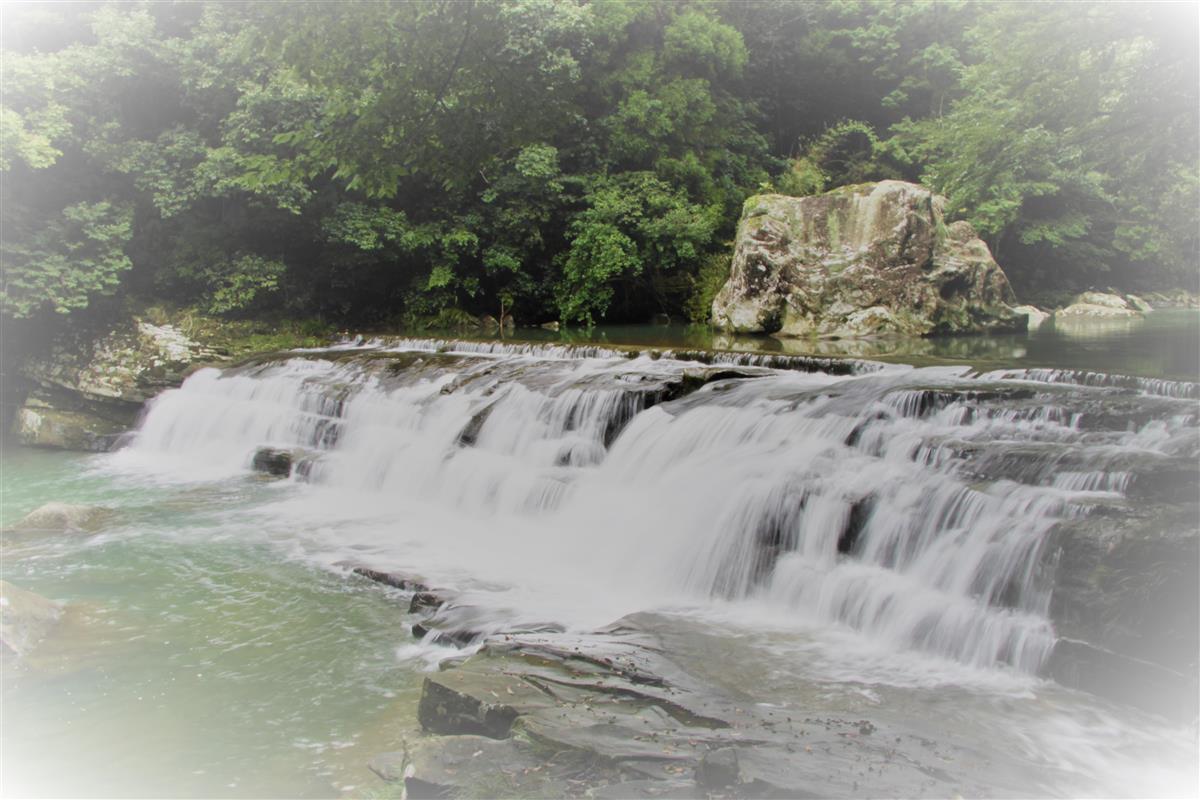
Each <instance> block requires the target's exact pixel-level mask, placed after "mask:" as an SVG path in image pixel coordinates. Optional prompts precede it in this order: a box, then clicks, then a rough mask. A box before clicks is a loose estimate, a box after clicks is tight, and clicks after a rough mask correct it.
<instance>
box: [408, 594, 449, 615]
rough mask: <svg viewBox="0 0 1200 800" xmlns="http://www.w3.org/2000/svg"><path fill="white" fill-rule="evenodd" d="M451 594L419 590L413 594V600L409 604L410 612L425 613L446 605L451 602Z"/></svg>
mask: <svg viewBox="0 0 1200 800" xmlns="http://www.w3.org/2000/svg"><path fill="white" fill-rule="evenodd" d="M450 599H451V596H450V595H449V594H447V593H445V592H441V591H430V592H426V591H418V592H416V593H415V594H414V595H413V596H412V600H411V601H410V602H409V604H408V613H410V614H424V613H429V612H432V611H436V610H437V609H439V608H441V607H442V606H444V605H445V604H446V603H447V602H449V601H450Z"/></svg>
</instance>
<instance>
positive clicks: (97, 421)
mask: <svg viewBox="0 0 1200 800" xmlns="http://www.w3.org/2000/svg"><path fill="white" fill-rule="evenodd" d="M111 417H112V415H109V416H102V415H100V414H97V413H95V412H93V411H90V410H88V409H87V408H86V407H84V405H83V404H82V403H71V402H69V401H68V400H66V399H64V398H62V397H57V398H55V397H53V396H51V395H50V394H49V393H46V392H37V393H35V394H32V395H30V396H29V397H27V398H26V399H25V402H24V404H23V405H22V406H21V407H20V408H18V409H17V413H16V414H15V415H14V417H13V427H12V430H13V435H14V436H16V439H17V441H18V442H20V443H21V444H23V445H25V446H26V447H46V448H52V449H56V450H82V451H86V452H93V453H105V452H108V451H109V450H112V449H114V448H115V446H116V444H117V443H118V441H119V440H120V437H121V435H122V434H123V433H125V432H126V431H127V430H128V429H129V427H131V426H132V424H133V420H134V414H133V413H126V414H124V419H122V420H116V419H112V418H111Z"/></svg>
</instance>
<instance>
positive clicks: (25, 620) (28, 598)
mask: <svg viewBox="0 0 1200 800" xmlns="http://www.w3.org/2000/svg"><path fill="white" fill-rule="evenodd" d="M59 613H60V610H59V607H58V604H57V603H54V602H53V601H51V600H47V599H46V598H45V597H42V596H41V595H39V594H34V593H33V592H27V591H25V590H24V589H18V588H17V587H16V586H13V585H12V584H11V583H9V582H8V581H0V645H2V646H3V649H4V650H6V651H7V652H9V653H12V654H14V655H17V656H23V655H25V654H26V653H28V652H29V651H30V650H32V649H33V647H34V646H35V645H36V644H37V643H38V642H40V641H41V640H42V639H43V638H45V636H46V634H47V633H48V632H49V630H50V629H51V628H52V627H53V626H54V624H55V623H56V622H57V621H58V617H59Z"/></svg>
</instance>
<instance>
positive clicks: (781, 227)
mask: <svg viewBox="0 0 1200 800" xmlns="http://www.w3.org/2000/svg"><path fill="white" fill-rule="evenodd" d="M944 204H945V200H944V199H943V198H941V197H939V196H937V195H935V194H933V193H932V192H930V191H929V190H928V189H925V188H923V187H921V186H917V185H916V184H912V183H905V182H903V181H882V182H879V183H867V184H859V185H857V186H846V187H842V188H840V189H836V190H834V191H832V192H828V193H826V194H822V195H817V196H814V197H785V196H783V195H758V196H755V197H751V198H750V199H749V200H747V201H746V204H745V207H744V211H743V213H742V219H741V222H740V223H739V225H738V234H737V240H736V244H735V250H734V258H733V267H732V270H731V273H730V278H729V281H728V283H726V284H725V286H724V287H723V288H722V289H721V291H720V292H719V293H718V294H717V296H716V298H715V300H714V301H713V320H714V322H715V324H716V325H717V327H718V328H721V329H724V330H728V331H734V332H739V333H774V334H777V335H780V336H817V337H832V338H837V337H859V336H877V335H885V336H886V335H909V336H914V335H915V336H923V335H928V334H934V333H974V332H983V331H995V330H1017V329H1020V328H1022V327H1023V326H1024V323H1025V317H1024V316H1023V315H1018V314H1015V313H1013V311H1012V310H1011V309H1010V308H1009V304H1011V303H1012V302H1013V301H1014V298H1013V293H1012V289H1011V288H1010V287H1009V284H1008V279H1007V278H1006V277H1005V275H1004V272H1003V271H1002V270H1001V269H1000V267H999V265H998V264H996V262H995V260H994V259H993V258H992V256H991V253H990V252H989V251H988V248H987V245H986V244H984V242H983V241H982V240H981V239H979V238H978V237H977V236H976V235H975V231H974V230H973V229H972V228H971V226H970V224H969V223H966V222H955V223H953V224H952V225H949V226H947V225H946V224H945V221H944V219H943V215H942V209H943V206H944Z"/></svg>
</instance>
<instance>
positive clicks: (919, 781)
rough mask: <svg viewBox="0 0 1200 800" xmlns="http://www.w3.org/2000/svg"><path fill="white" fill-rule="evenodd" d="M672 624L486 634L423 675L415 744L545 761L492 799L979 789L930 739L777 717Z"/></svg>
mask: <svg viewBox="0 0 1200 800" xmlns="http://www.w3.org/2000/svg"><path fill="white" fill-rule="evenodd" d="M673 627H674V625H673V624H670V623H664V622H663V620H662V619H661V618H655V617H654V615H640V614H639V615H633V616H632V617H629V618H626V619H625V620H622V622H621V623H620V624H618V625H615V626H612V627H610V628H609V629H607V630H605V631H603V632H598V633H596V634H593V635H589V636H576V635H569V634H542V635H511V636H506V637H504V638H503V639H502V640H494V641H489V642H487V643H486V644H484V646H483V647H482V648H481V650H480V651H479V652H478V653H476V654H475V655H474V656H471V657H470V658H468V659H467V660H466V661H464V662H461V663H458V664H456V665H455V666H453V667H451V668H449V669H446V670H444V671H442V672H440V673H437V674H435V675H430V676H429V677H428V678H427V679H426V681H425V685H424V689H423V692H422V698H421V701H420V709H419V718H420V722H421V724H422V726H423V728H424V729H425V730H426V731H427V732H429V733H431V734H437V735H436V736H431V737H428V739H427V740H425V741H426V744H424V745H422V746H423V747H427V748H430V751H429V752H430V753H436V752H438V750H439V748H443V747H444V748H446V749H447V750H446V755H445V757H444V760H443V761H442V762H438V763H447V764H449V763H450V762H451V761H453V762H454V764H458V763H460V762H461V761H462V759H464V758H465V756H464V754H465V753H466V751H468V750H469V751H470V753H471V754H472V758H479V759H484V758H485V756H486V755H487V754H488V753H489V752H490V750H489V749H488V748H490V747H492V745H488V748H481V747H478V746H476V745H473V744H472V743H473V742H474V743H477V742H478V741H479V740H480V737H483V738H485V739H487V740H488V741H489V742H496V741H499V742H501V743H503V742H510V743H514V745H513V746H514V747H518V748H519V749H520V752H521V754H522V757H523V758H524V757H529V756H530V754H533V755H535V756H537V758H538V759H540V760H535V763H536V765H537V766H540V767H542V769H540V770H538V771H537V772H532V773H522V772H518V773H515V774H514V775H510V777H511V778H512V780H513V781H515V783H513V784H512V785H511V786H505V787H497V788H496V791H497V792H498V793H499V794H498V795H496V796H513V795H517V796H525V795H531V794H535V793H536V792H535V791H534V790H533V789H532V788H530V787H526V785H525V784H524V783H523V782H522V781H523V780H524V779H525V778H527V777H528V775H529V774H533V775H537V776H539V779H546V780H550V781H552V783H553V785H554V786H556V787H557V790H558V796H592V797H621V796H626V797H680V796H690V797H704V796H710V797H843V796H873V795H880V796H896V795H903V796H931V795H945V796H950V795H953V794H955V793H972V794H976V793H979V794H986V793H988V791H989V790H988V788H987V787H986V786H984V785H976V784H975V781H974V780H970V779H967V778H966V776H963V775H953V774H950V773H949V772H947V771H944V765H945V764H947V763H951V762H954V761H955V760H959V759H962V760H965V759H975V760H976V761H977V760H978V756H977V754H972V753H967V752H966V751H962V752H959V751H958V749H956V748H954V747H953V746H948V745H938V746H937V747H936V748H933V749H931V748H930V743H929V742H928V740H925V739H922V738H921V737H919V736H917V735H915V734H914V733H912V732H910V731H907V730H897V729H895V727H894V726H887V725H886V724H884V723H883V722H878V723H877V722H875V721H870V720H865V719H857V718H855V719H851V718H846V719H842V718H833V717H816V716H812V717H805V716H803V715H801V714H797V713H795V712H792V713H791V715H785V714H782V713H778V712H777V710H776V709H773V708H771V707H766V706H762V705H760V704H758V703H754V702H752V701H750V700H749V698H747V697H745V696H740V697H739V696H735V695H732V694H730V693H729V690H728V689H725V688H722V687H720V686H716V685H713V684H712V683H711V682H708V681H705V680H704V679H702V678H701V677H698V674H695V675H694V674H692V673H691V672H690V671H689V670H688V669H686V668H684V667H683V666H681V665H682V664H687V663H691V662H690V661H689V660H688V659H689V658H691V657H698V654H697V653H695V652H692V651H694V650H696V648H697V646H698V642H697V640H696V639H695V638H694V637H693V638H692V639H690V640H689V641H688V642H687V643H686V644H685V643H684V641H683V638H682V637H683V636H684V634H682V633H679V632H673V631H672V629H673ZM676 638H678V639H679V641H676ZM699 644H700V646H701V647H702V646H703V643H702V642H700V643H699ZM689 648H690V649H689ZM666 653H672V654H673V655H672V657H671V658H668V657H667V656H666V655H665V654H666ZM675 654H678V655H675ZM477 751H478V752H479V753H480V755H479V756H477V757H476V756H474V755H473V754H474V753H475V752H477ZM497 753H499V754H500V755H499V756H498V758H497V760H498V763H499V764H502V765H503V764H507V763H511V760H510V756H511V751H508V750H497ZM424 757H427V758H432V757H433V756H431V755H426V756H424ZM404 763H405V765H406V768H407V765H408V764H410V763H415V762H414V761H413V760H412V759H409V761H405V762H404ZM566 765H569V768H568V766H566ZM393 767H394V765H393ZM439 768H440V767H439ZM449 768H450V769H456V768H457V767H455V766H453V764H451V765H450V767H449ZM526 768H527V767H522V769H526ZM376 771H377V772H378V773H379V774H381V775H382V774H384V772H385V770H381V769H376ZM388 774H390V775H393V776H394V775H396V774H398V773H397V772H396V771H395V769H394V768H393V769H392V771H391V772H389V773H388ZM414 774H415V773H414ZM426 774H427V775H429V776H434V778H433V779H430V780H429V781H428V783H429V784H431V785H438V786H442V785H444V783H439V781H442V780H444V779H442V778H436V775H438V774H440V773H438V772H437V769H435V768H434V767H433V766H430V767H427V768H426ZM993 788H995V787H993ZM527 789H528V790H527Z"/></svg>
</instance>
